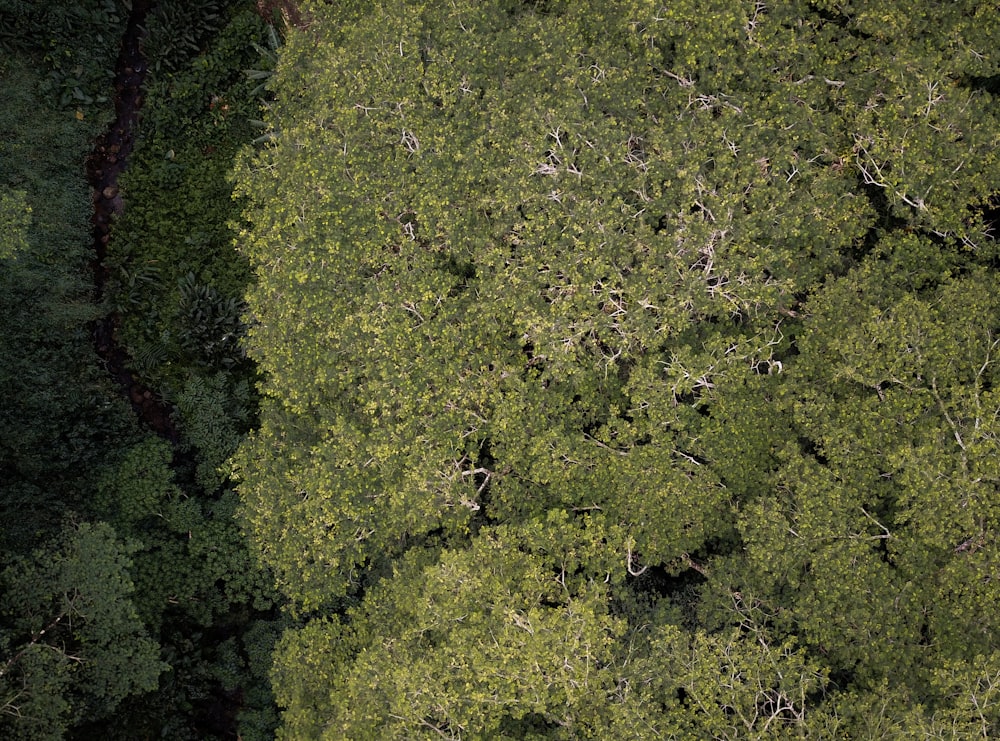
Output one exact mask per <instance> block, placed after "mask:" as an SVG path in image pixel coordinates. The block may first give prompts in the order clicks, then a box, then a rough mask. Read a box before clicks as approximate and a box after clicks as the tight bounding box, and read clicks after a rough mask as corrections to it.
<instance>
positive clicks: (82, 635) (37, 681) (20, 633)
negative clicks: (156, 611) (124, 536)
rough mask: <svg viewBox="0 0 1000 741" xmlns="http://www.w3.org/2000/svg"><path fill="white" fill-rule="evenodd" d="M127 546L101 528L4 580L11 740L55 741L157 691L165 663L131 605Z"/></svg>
mask: <svg viewBox="0 0 1000 741" xmlns="http://www.w3.org/2000/svg"><path fill="white" fill-rule="evenodd" d="M132 550H133V548H131V547H129V546H127V545H124V544H122V543H121V542H120V541H119V540H118V539H117V537H116V535H115V532H114V530H113V529H112V528H111V527H110V526H109V525H105V524H100V525H89V524H81V525H79V526H69V527H67V528H66V530H65V532H64V534H63V536H62V537H61V538H60V540H59V541H57V542H54V543H50V544H47V545H46V546H45V547H43V548H41V549H38V550H36V551H35V552H34V553H32V554H31V555H30V556H25V557H20V558H17V559H15V560H14V561H13V562H12V563H11V564H10V565H9V566H7V567H6V568H5V569H4V571H3V574H2V585H3V591H2V595H3V596H2V598H0V619H2V621H3V627H4V630H3V634H2V635H3V638H2V658H0V693H2V697H3V707H2V713H0V724H2V726H3V727H5V728H6V729H7V730H6V733H8V734H11V735H12V736H13V737H15V738H32V739H34V738H51V739H58V738H62V737H63V735H64V734H65V733H66V731H67V730H68V728H70V727H71V726H72V725H74V724H77V723H79V722H82V721H91V720H96V719H100V718H103V717H106V716H107V715H109V714H110V713H112V712H113V711H114V710H115V708H116V707H117V705H118V704H119V702H121V700H123V699H124V698H125V697H126V696H128V695H130V694H132V693H136V692H145V691H148V690H150V689H152V688H154V687H155V686H156V683H157V677H158V675H159V674H160V672H161V671H163V670H164V669H165V668H166V665H165V664H163V663H162V662H161V661H160V660H159V646H158V645H157V643H156V641H154V640H152V639H151V638H149V636H148V634H147V633H146V630H145V627H144V626H143V624H142V622H141V621H140V620H139V616H138V613H137V612H136V610H135V607H134V606H133V603H132V599H131V598H132V594H133V591H134V587H133V584H132V580H131V578H130V576H129V567H130V565H131V564H130V561H129V556H130V554H131V552H132Z"/></svg>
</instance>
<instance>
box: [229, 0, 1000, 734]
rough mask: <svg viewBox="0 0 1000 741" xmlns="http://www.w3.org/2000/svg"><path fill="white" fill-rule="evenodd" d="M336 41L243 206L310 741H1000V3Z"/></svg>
mask: <svg viewBox="0 0 1000 741" xmlns="http://www.w3.org/2000/svg"><path fill="white" fill-rule="evenodd" d="M305 10H306V12H305V14H304V18H306V19H307V20H306V21H305V22H304V23H303V28H302V29H301V30H299V31H298V32H296V33H293V34H292V35H291V37H290V38H289V41H288V45H287V46H286V47H285V48H284V50H283V53H282V57H281V61H280V64H279V67H278V70H277V74H276V76H275V78H274V79H273V82H272V84H271V90H272V92H273V94H274V96H275V101H274V103H273V105H272V106H271V114H270V118H269V122H270V125H271V127H272V128H271V144H270V146H269V147H267V148H266V149H265V150H264V151H262V152H260V153H259V154H257V155H250V154H248V155H247V156H246V157H244V159H243V161H242V164H241V169H240V170H239V175H238V177H239V192H240V193H242V194H244V195H245V196H247V197H248V198H250V199H251V206H250V208H249V210H248V212H247V214H248V218H249V219H250V222H251V225H250V227H249V228H248V229H247V230H246V231H245V233H244V235H243V237H242V238H241V244H242V246H243V249H244V251H245V254H246V255H247V256H248V257H249V259H250V261H251V263H252V265H253V266H254V268H255V270H256V274H257V281H258V282H257V284H256V285H255V286H254V287H253V288H252V290H251V292H250V315H249V316H250V319H251V323H252V328H251V332H250V339H249V343H248V346H249V348H250V353H251V355H252V357H253V358H254V359H255V360H257V362H258V363H259V365H260V368H261V369H262V370H263V372H264V373H265V380H264V382H263V384H262V390H263V394H264V399H263V406H262V411H261V422H260V428H259V429H258V430H257V431H256V432H254V433H253V435H252V436H251V437H250V439H249V440H248V442H247V443H246V444H245V445H244V446H242V448H241V449H240V452H239V454H238V455H237V457H236V459H235V463H236V467H237V470H238V473H239V476H240V478H241V481H242V483H241V486H240V491H241V494H242V497H243V500H244V503H245V504H244V508H245V509H244V511H245V517H246V522H247V525H248V528H249V531H250V534H251V536H252V538H253V540H254V542H255V543H256V546H257V548H258V549H259V551H260V552H261V554H262V557H263V559H264V562H265V563H266V564H267V565H268V566H269V567H270V568H271V569H273V570H274V572H275V574H276V575H277V578H278V584H279V586H280V588H281V589H282V591H283V592H284V593H285V594H287V595H288V596H289V598H291V600H292V609H293V613H294V614H295V615H297V616H298V618H299V624H298V627H296V628H295V629H292V630H289V631H287V632H286V634H285V636H284V638H283V640H282V642H281V645H280V648H279V651H278V653H277V656H276V662H275V667H274V670H273V679H274V682H275V688H276V691H277V694H278V698H279V702H280V703H281V704H282V705H283V706H284V707H285V713H284V716H283V717H284V721H283V723H284V724H283V727H282V731H281V733H282V737H284V738H289V739H293V738H294V739H302V738H320V737H322V738H375V737H387V738H417V737H420V738H422V737H427V738H434V737H439V736H440V737H446V738H459V737H461V738H613V737H626V738H672V737H678V738H680V737H683V738H709V737H715V738H738V737H739V738H743V737H754V738H757V737H785V736H788V735H792V736H814V737H817V738H821V737H822V738H828V737H834V736H848V737H859V738H891V737H899V736H908V735H924V734H926V735H935V736H948V735H954V734H957V735H960V736H964V737H969V736H980V737H990V736H991V735H995V734H997V733H1000V695H998V694H997V690H996V687H997V686H998V684H997V681H998V679H1000V677H998V675H997V666H998V665H1000V644H998V642H997V635H1000V633H998V628H1000V626H998V625H997V619H996V610H995V609H994V605H995V603H996V601H997V598H998V596H1000V594H998V593H997V586H996V579H995V574H996V569H997V566H998V561H1000V550H998V545H997V543H998V538H997V534H998V526H1000V498H998V490H997V486H998V484H1000V472H998V471H997V470H996V460H997V453H998V451H997V443H998V437H997V435H998V430H997V424H998V423H997V416H998V415H997V410H998V409H1000V398H998V397H997V392H996V390H995V386H996V378H995V376H996V373H997V364H996V359H997V351H998V350H997V346H998V344H1000V338H998V331H1000V304H998V301H997V299H996V296H997V289H998V287H1000V286H998V285H997V277H996V267H997V258H998V255H997V242H996V240H995V238H994V236H993V235H992V233H991V232H990V224H988V223H987V220H986V213H987V211H988V209H989V208H990V198H991V197H995V196H996V194H997V183H998V175H1000V166H998V156H1000V155H998V152H1000V149H998V145H1000V134H998V132H1000V126H998V124H1000V121H998V109H997V103H996V99H995V97H994V95H995V93H996V82H997V79H998V75H1000V56H998V55H997V53H996V48H998V45H997V43H996V42H997V39H1000V26H998V24H997V17H996V13H995V7H993V4H992V3H983V2H975V1H973V0H969V1H967V2H954V3H947V4H928V3H922V2H910V1H909V0H897V1H896V2H892V3H877V4H876V3H826V2H814V3H805V2H789V3H775V4H773V7H771V5H770V4H765V3H761V2H738V3H734V2H728V1H727V2H722V1H719V2H708V3H706V2H693V1H681V2H672V3H668V4H665V5H664V4H661V3H658V2H651V1H647V0H619V1H617V2H560V1H558V0H551V1H550V2H519V1H517V0H489V1H486V2H464V1H459V2H453V3H421V2H416V1H412V2H406V1H402V0H400V1H398V2H385V3H374V4H373V5H372V6H371V7H368V6H367V4H360V3H349V2H341V3H316V4H312V5H307V6H305ZM303 667H305V668H306V670H303Z"/></svg>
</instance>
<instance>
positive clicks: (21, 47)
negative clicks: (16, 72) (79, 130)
mask: <svg viewBox="0 0 1000 741" xmlns="http://www.w3.org/2000/svg"><path fill="white" fill-rule="evenodd" d="M127 16H128V10H127V8H126V7H124V5H123V4H122V3H121V2H116V0H82V1H74V2H59V1H58V0H57V1H55V2H45V3H37V2H31V0H2V2H0V50H2V51H3V52H5V53H6V54H27V55H29V56H30V57H31V58H32V59H33V60H35V63H36V64H38V65H39V68H40V69H41V70H44V74H43V75H42V76H41V77H40V79H38V81H37V87H36V90H35V93H36V94H37V95H39V96H41V97H43V98H45V99H47V100H48V101H51V102H54V103H57V104H58V105H59V106H62V107H72V108H75V109H77V110H80V111H81V112H84V111H86V112H88V113H91V114H94V115H99V116H106V115H107V111H106V108H107V102H108V100H109V90H110V87H111V78H112V76H113V73H114V62H115V56H116V55H117V53H118V41H119V39H120V38H121V34H122V30H123V28H124V26H125V20H126V18H127Z"/></svg>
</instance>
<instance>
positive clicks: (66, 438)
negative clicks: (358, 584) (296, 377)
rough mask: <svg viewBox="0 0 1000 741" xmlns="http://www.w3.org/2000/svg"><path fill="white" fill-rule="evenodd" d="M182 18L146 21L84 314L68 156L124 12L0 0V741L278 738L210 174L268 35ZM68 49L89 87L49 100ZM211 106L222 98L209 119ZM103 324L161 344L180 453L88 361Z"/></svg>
mask: <svg viewBox="0 0 1000 741" xmlns="http://www.w3.org/2000/svg"><path fill="white" fill-rule="evenodd" d="M196 6H199V4H198V3H169V2H163V3H159V4H158V6H157V11H156V12H155V13H154V14H153V15H151V16H150V17H148V18H147V26H148V29H149V35H148V37H147V38H148V40H149V49H147V53H148V54H149V55H150V61H151V62H152V63H154V64H155V66H156V67H157V71H156V73H155V76H154V80H153V83H152V84H151V85H150V86H149V89H148V90H147V91H146V97H147V104H146V106H145V115H146V119H145V123H144V125H143V127H142V128H141V130H140V140H141V141H140V144H139V148H138V150H137V151H136V152H135V153H134V154H135V156H134V157H133V158H132V159H131V160H130V161H129V163H128V175H129V177H128V182H127V183H123V185H124V188H123V195H124V197H125V200H126V208H127V216H126V217H124V218H123V219H122V220H120V221H119V222H118V223H117V224H116V225H115V228H114V230H113V241H112V245H111V249H110V252H111V256H112V261H111V263H110V264H109V265H108V267H109V269H110V271H111V273H112V277H113V279H114V280H113V281H112V284H111V285H109V286H108V287H107V288H108V289H110V290H106V291H104V293H105V295H107V296H108V301H107V302H104V303H100V304H97V303H95V299H94V296H95V288H94V274H93V271H92V262H93V260H94V246H93V240H94V236H93V234H92V230H91V224H90V216H91V215H92V209H93V206H92V203H91V201H90V194H89V192H88V186H87V182H86V180H85V172H84V161H85V158H86V157H87V155H88V153H89V152H90V151H91V149H92V148H93V147H94V140H95V137H96V136H97V134H98V133H99V130H100V129H101V128H102V127H103V126H104V125H105V121H106V119H108V118H110V116H111V114H112V111H111V105H110V101H109V98H110V97H111V95H112V94H113V91H112V90H111V89H110V77H111V74H110V73H111V70H113V68H114V61H115V55H116V54H117V53H118V40H119V39H120V38H121V36H122V27H123V25H124V18H125V16H126V15H127V14H128V13H127V9H126V8H124V7H120V6H117V5H116V4H115V3H108V2H90V3H77V2H74V3H65V4H60V3H52V4H45V6H44V7H42V5H39V4H37V3H3V4H2V5H0V12H2V13H3V14H4V21H5V22H4V24H3V25H4V34H3V35H2V37H0V43H2V44H3V45H4V47H5V51H6V52H7V55H6V56H4V57H3V61H2V62H0V64H2V68H0V75H2V77H0V84H2V86H3V89H4V92H5V101H6V105H5V106H4V108H3V110H2V111H0V142H2V144H0V164H2V165H3V167H2V171H3V180H0V221H2V225H3V229H2V237H0V302H2V307H0V308H2V317H3V329H2V333H0V344H2V347H0V394H2V416H0V456H2V457H0V490H2V491H0V507H2V512H3V515H4V527H3V530H2V532H0V736H2V737H4V738H11V739H22V738H23V739H38V738H52V739H58V738H63V737H78V738H103V739H113V738H122V739H135V738H152V737H169V738H173V739H185V738H198V739H204V738H220V737H232V736H233V735H234V734H235V733H237V729H238V732H239V733H240V734H241V735H242V737H243V738H246V739H250V738H257V739H266V738H269V737H271V736H272V735H273V730H272V729H273V726H274V723H275V716H274V711H273V699H272V698H271V694H270V689H269V685H268V681H267V676H266V672H267V667H268V665H269V654H270V646H271V644H273V642H274V640H275V637H276V634H277V631H278V628H277V623H276V622H275V621H276V619H277V617H276V615H275V611H274V605H275V599H276V595H275V594H274V592H273V590H272V588H271V587H270V578H269V577H268V576H267V575H266V574H265V573H263V572H261V571H260V570H258V569H256V568H254V565H253V564H252V563H251V559H250V555H249V551H248V548H247V545H246V543H245V541H244V539H243V537H242V535H241V533H240V528H239V526H238V525H237V523H236V521H235V519H234V512H235V508H236V496H235V494H234V493H233V492H232V490H231V486H229V485H228V484H227V482H226V481H225V473H224V471H222V470H221V466H222V464H223V463H224V461H225V460H226V458H227V457H228V456H229V455H230V454H231V453H232V452H233V451H234V450H235V447H236V444H237V441H238V439H239V436H240V434H241V433H242V432H243V431H244V430H245V429H246V428H247V427H248V426H249V424H250V423H251V422H252V418H253V413H254V399H253V394H252V392H251V388H252V384H253V368H252V365H251V364H250V363H249V362H247V361H246V360H245V359H244V358H243V356H242V354H240V353H239V352H238V347H237V343H238V335H239V332H240V331H241V325H240V323H239V312H240V310H241V306H242V304H241V302H240V300H239V296H240V295H241V294H242V291H243V287H244V284H245V282H246V281H247V280H248V278H249V273H248V271H247V268H246V266H245V265H244V264H243V263H242V262H240V261H239V260H236V259H234V255H233V252H232V248H231V234H230V233H229V232H228V231H227V226H226V222H227V221H228V220H229V219H231V218H233V217H234V216H235V215H236V214H237V213H238V210H237V209H238V206H237V205H236V204H234V203H232V202H231V200H230V197H229V196H230V190H231V188H230V185H229V183H228V182H227V179H228V172H229V168H230V163H231V160H232V156H233V152H234V151H235V150H236V149H237V148H238V147H239V146H241V145H243V144H246V143H249V142H250V141H252V140H253V138H255V137H256V136H257V135H258V133H259V132H258V130H257V129H255V128H254V125H253V124H251V123H250V121H249V120H248V119H250V118H256V117H257V115H258V113H257V111H258V108H259V103H260V100H259V91H257V90H256V89H255V88H256V87H257V86H258V85H259V79H250V78H249V77H248V75H247V73H246V71H245V70H246V68H248V67H257V68H260V57H261V52H262V51H263V52H265V57H266V56H267V54H270V51H268V50H267V49H266V48H265V46H262V45H265V44H266V42H267V41H268V40H269V39H275V38H276V36H275V35H274V32H273V31H271V32H269V31H268V30H267V27H266V26H265V24H264V23H263V22H262V21H261V20H260V19H259V18H258V17H257V16H255V15H254V14H253V13H252V12H251V11H250V9H249V8H248V7H247V4H246V3H243V4H236V3H233V4H228V5H227V6H224V5H223V4H216V5H215V6H213V7H214V8H215V11H217V12H215V13H214V14H212V13H208V12H201V11H206V10H207V9H206V8H204V7H201V8H200V9H199V7H196ZM182 11H183V12H182ZM196 12H200V13H201V14H200V15H199V16H198V17H197V19H196V21H192V20H191V18H190V17H189V16H188V15H185V13H187V14H190V13H196ZM8 14H9V18H8ZM8 20H9V23H8V22H7V21H8ZM182 21H183V22H184V23H185V24H186V26H185V27H184V28H177V27H175V25H174V24H176V23H179V22H182ZM13 30H21V31H24V33H19V34H18V35H17V37H16V38H14V37H13V36H11V37H8V36H7V34H6V32H7V31H13ZM178 38H182V39H183V38H190V39H193V40H194V42H196V43H195V46H194V48H192V45H191V44H175V43H174V41H175V40H176V39H178ZM168 39H169V40H171V41H169V42H167V40H168ZM157 50H160V51H161V52H162V53H164V54H169V58H164V57H162V56H157V54H158V53H160V52H158V51H157ZM66 60H72V61H73V64H74V65H76V66H80V67H81V69H83V68H85V70H84V71H81V72H78V73H74V74H77V75H78V76H82V77H81V78H80V79H81V80H86V82H79V83H78V84H79V85H80V86H81V87H80V90H81V91H82V92H81V94H80V95H75V94H73V95H70V96H69V97H68V98H67V97H66V96H64V95H62V94H60V92H59V91H60V89H61V88H60V85H62V86H65V85H67V84H70V83H68V82H66V79H65V75H66V74H68V73H67V71H66V70H67V65H68V64H70V62H68V61H66ZM258 74H260V73H258ZM57 83H58V84H57ZM74 84H76V83H74ZM92 90H94V91H100V92H87V91H92ZM84 93H86V95H84ZM215 93H219V94H224V95H226V96H227V102H226V105H225V110H224V111H222V114H221V115H220V111H219V110H218V107H217V106H215V105H214V103H215V96H214V94H215ZM213 146H215V147H217V149H218V156H217V157H215V158H214V159H213V158H208V157H207V155H208V154H210V151H207V150H211V149H212V147H213ZM161 147H162V149H160V148H161ZM187 147H191V149H188V148H187ZM168 149H172V150H173V151H174V152H176V155H175V156H173V155H172V158H171V160H169V161H167V164H168V165H171V166H172V169H171V175H172V176H174V178H175V180H176V181H177V182H178V183H180V184H181V185H182V186H183V192H184V196H185V199H182V200H186V201H187V202H188V203H193V204H196V205H197V208H193V209H190V208H189V209H186V210H185V209H180V210H177V209H176V208H175V205H176V204H177V203H178V194H177V193H176V192H174V193H172V192H170V191H169V190H168V189H167V188H166V187H164V182H163V180H162V178H159V176H160V174H161V168H160V167H159V164H160V163H161V162H164V161H165V158H164V152H165V151H166V150H168ZM158 178H159V179H158ZM163 224H168V225H169V229H168V230H167V229H164V228H163V227H162V225H163ZM185 229H187V230H188V231H187V232H186V233H185ZM140 230H144V231H145V233H144V234H142V235H141V236H140ZM165 234H169V242H167V243H165V239H167V238H166V237H165V236H164V235H165ZM185 236H187V237H189V238H190V239H189V241H187V242H185V241H184V238H185ZM136 242H138V243H141V244H140V245H139V246H137V245H135V244H134V243H136ZM180 245H185V246H186V249H181V248H179V247H180ZM210 252H211V253H213V254H214V257H210V256H208V253H210ZM133 263H136V264H138V265H140V266H145V265H150V264H153V265H155V264H160V265H163V266H166V267H165V268H164V270H163V271H162V273H161V274H162V276H163V278H164V279H165V280H166V287H164V286H163V285H161V284H157V283H155V282H154V281H152V280H150V279H148V278H149V271H147V272H146V277H145V278H143V279H142V280H141V281H140V282H139V285H130V284H129V283H128V281H127V278H128V276H129V275H130V274H131V273H129V272H128V271H130V270H132V264H133ZM133 272H141V271H133ZM216 285H218V286H220V288H219V289H217V288H216ZM221 290H224V291H225V295H224V296H222V295H221V294H220V291H221ZM137 297H139V298H141V299H142V300H145V299H147V298H151V299H153V300H154V302H153V304H152V305H151V306H150V305H147V304H142V303H141V301H138V300H137ZM160 306H162V307H164V310H163V312H162V313H160V312H157V311H153V310H152V309H153V308H156V307H160ZM220 306H221V307H223V308H224V309H225V321H220V319H219V317H220V311H219V310H218V309H217V307H220ZM143 309H148V311H147V312H146V313H145V314H143V315H142V316H137V311H140V310H143ZM108 312H115V313H116V314H117V318H116V319H115V320H114V322H113V323H114V324H115V325H118V326H121V328H122V329H121V332H120V335H121V336H120V337H118V338H116V339H118V340H119V341H121V342H122V343H123V344H130V343H132V342H133V338H135V337H139V338H142V337H143V335H144V332H145V331H146V329H145V328H146V327H147V326H151V327H153V328H154V329H153V330H152V331H155V332H157V333H160V334H165V335H170V336H172V337H175V338H180V339H178V340H175V341H173V342H171V343H167V346H166V350H164V352H163V357H162V358H161V361H160V362H159V363H152V362H150V361H149V360H148V358H145V357H143V356H139V357H138V358H137V360H136V362H134V363H133V369H132V370H133V371H134V372H135V373H136V374H137V375H138V376H139V377H140V378H141V379H142V381H143V382H144V383H146V384H148V385H149V386H150V387H152V389H154V391H153V392H150V393H156V395H157V396H162V397H167V398H168V399H169V400H171V401H174V402H175V404H174V407H175V410H176V411H175V413H174V415H173V416H174V425H175V426H176V428H177V429H178V430H179V434H178V435H177V437H178V438H179V444H175V445H172V444H171V443H170V442H169V441H167V440H165V439H162V438H159V437H156V436H155V435H152V434H150V433H149V432H144V431H142V430H141V429H140V426H139V425H138V424H137V422H136V419H135V418H134V415H133V413H132V410H130V409H129V408H128V401H127V399H126V398H123V395H122V389H116V388H115V386H114V384H113V382H112V379H111V377H110V376H109V374H108V368H107V367H106V363H105V362H103V361H102V360H101V359H99V358H98V356H97V355H96V354H95V351H94V339H93V335H92V326H91V322H93V320H95V319H97V318H98V317H101V316H103V315H105V314H107V313H108ZM164 317H166V318H165V319H164ZM226 333H229V334H230V335H232V336H231V337H230V338H225V337H224V335H225V334H226ZM136 344H138V343H136ZM129 349H132V348H129ZM234 353H235V356H234ZM234 357H235V359H232V358H234ZM164 366H167V367H166V368H164Z"/></svg>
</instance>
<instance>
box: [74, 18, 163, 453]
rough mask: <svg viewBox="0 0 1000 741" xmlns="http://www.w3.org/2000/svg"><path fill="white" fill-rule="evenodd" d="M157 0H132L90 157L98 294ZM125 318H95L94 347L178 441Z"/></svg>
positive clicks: (148, 418)
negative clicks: (111, 109)
mask: <svg viewBox="0 0 1000 741" xmlns="http://www.w3.org/2000/svg"><path fill="white" fill-rule="evenodd" d="M152 4H153V3H152V0H133V3H132V12H131V14H130V15H129V19H128V25H127V26H126V28H125V34H124V36H123V37H122V47H121V51H120V53H119V55H118V62H117V64H116V67H115V81H114V90H115V118H114V120H113V121H112V122H111V124H110V125H109V126H108V129H107V131H105V132H104V133H103V134H102V135H101V136H100V137H99V138H98V139H97V141H96V143H95V145H94V150H93V152H91V154H90V157H89V158H88V160H87V180H88V182H89V183H90V186H91V187H92V188H93V192H94V215H93V217H92V223H93V234H94V258H93V262H92V266H93V272H94V299H95V301H96V302H98V303H100V302H101V301H102V300H103V299H104V298H105V293H106V288H107V283H108V278H109V271H108V267H107V254H108V250H107V247H108V241H109V239H110V232H111V226H112V223H113V222H114V219H115V217H116V216H118V215H119V214H120V213H121V212H122V209H123V207H124V204H123V202H122V197H121V194H120V193H119V189H118V176H119V175H120V174H121V173H122V172H123V171H124V170H125V168H126V166H127V164H128V157H129V154H131V152H132V147H133V145H134V143H135V132H136V129H137V128H138V122H139V111H140V109H141V108H142V85H143V82H144V81H145V79H146V60H145V59H144V58H143V55H142V48H141V43H142V35H143V31H142V24H143V21H144V20H145V18H146V15H147V13H148V12H149V10H150V9H151V7H152ZM119 324H120V318H119V317H118V316H117V315H115V314H110V315H108V316H106V317H103V318H102V319H99V320H98V321H97V322H95V323H94V330H93V331H94V347H95V349H96V350H97V354H98V355H99V356H100V357H101V358H102V359H103V360H104V362H105V364H106V365H107V368H108V372H109V373H110V374H111V376H112V377H113V378H114V379H115V381H116V382H117V383H118V384H119V385H120V386H121V387H122V389H123V391H124V392H125V393H126V394H127V395H128V398H129V401H130V402H131V403H132V407H133V409H135V412H136V414H138V415H139V417H140V418H141V419H142V421H143V422H144V423H145V424H146V425H147V426H148V427H149V428H150V429H151V430H153V431H154V432H156V433H157V434H159V435H161V436H163V437H165V438H167V439H169V440H171V441H172V442H175V443H176V442H178V440H179V435H178V431H177V428H176V426H175V425H174V422H173V420H172V418H171V411H172V410H171V408H170V407H169V406H168V405H167V404H165V403H163V401H162V400H161V399H159V398H157V396H156V394H155V393H154V392H153V391H152V390H151V389H149V388H147V387H146V386H144V385H143V384H142V383H141V382H140V381H139V380H138V379H136V378H135V377H134V376H133V375H132V373H131V372H130V371H129V357H128V354H127V353H126V352H125V349H124V348H123V347H121V345H119V344H118V341H117V334H118V332H117V331H118V327H119Z"/></svg>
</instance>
